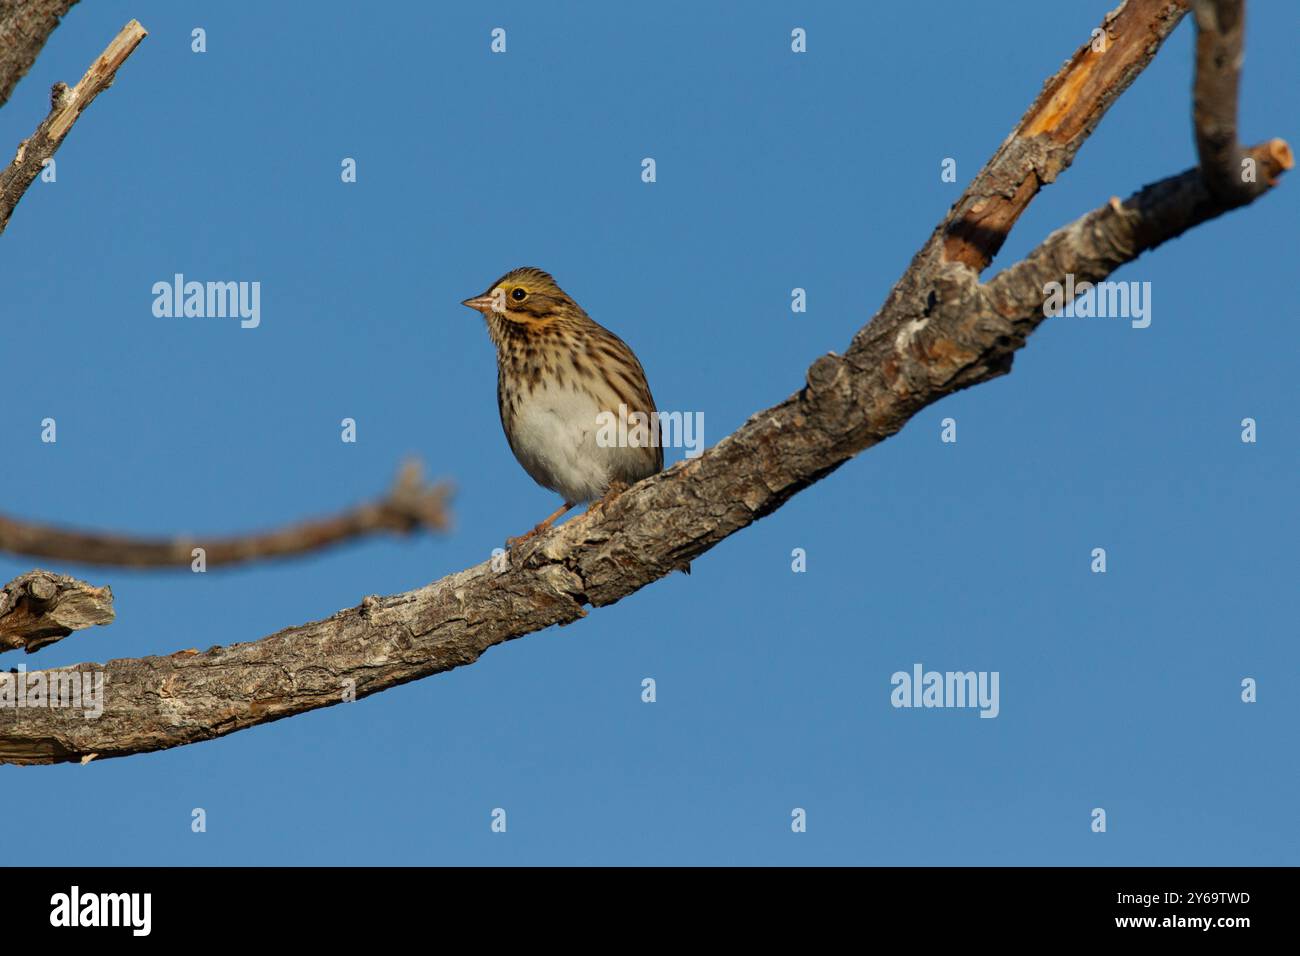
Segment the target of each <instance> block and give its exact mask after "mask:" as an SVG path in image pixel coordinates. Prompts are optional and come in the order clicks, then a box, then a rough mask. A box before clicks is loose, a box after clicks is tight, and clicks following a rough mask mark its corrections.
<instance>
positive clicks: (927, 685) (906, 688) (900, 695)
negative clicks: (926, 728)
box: [889, 664, 1001, 717]
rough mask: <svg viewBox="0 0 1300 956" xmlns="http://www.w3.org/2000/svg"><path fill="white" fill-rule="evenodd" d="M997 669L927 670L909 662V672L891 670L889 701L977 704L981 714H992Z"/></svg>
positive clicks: (994, 711) (929, 704) (901, 703)
mask: <svg viewBox="0 0 1300 956" xmlns="http://www.w3.org/2000/svg"><path fill="white" fill-rule="evenodd" d="M999 677H1000V674H999V672H998V671H945V672H942V673H941V672H939V671H927V670H925V669H924V668H923V667H922V666H921V665H920V664H913V665H912V673H910V674H909V673H908V672H907V671H895V672H894V675H893V677H891V678H890V679H889V682H890V683H891V684H893V685H894V690H893V692H892V693H891V694H890V695H889V702H890V703H891V704H893V705H894V706H895V707H978V708H979V710H980V716H981V717H996V716H997V715H998V711H999V710H1000V709H1001V707H1000V706H999V704H998V679H999Z"/></svg>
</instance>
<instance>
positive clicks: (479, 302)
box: [461, 295, 492, 312]
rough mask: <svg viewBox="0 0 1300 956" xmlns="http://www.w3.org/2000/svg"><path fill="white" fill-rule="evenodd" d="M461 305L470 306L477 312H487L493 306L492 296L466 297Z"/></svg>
mask: <svg viewBox="0 0 1300 956" xmlns="http://www.w3.org/2000/svg"><path fill="white" fill-rule="evenodd" d="M461 305H466V306H469V307H470V308H471V309H473V310H474V311H476V312H487V311H489V310H490V309H491V308H492V296H490V295H477V296H475V297H474V298H472V299H466V300H465V301H464V302H462V303H461Z"/></svg>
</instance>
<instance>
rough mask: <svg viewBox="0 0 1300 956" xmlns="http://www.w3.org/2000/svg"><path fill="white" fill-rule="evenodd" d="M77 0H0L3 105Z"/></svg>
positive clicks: (0, 87)
mask: <svg viewBox="0 0 1300 956" xmlns="http://www.w3.org/2000/svg"><path fill="white" fill-rule="evenodd" d="M76 2H77V0H0V106H4V105H5V103H6V102H8V100H9V94H10V93H12V92H13V91H14V87H15V86H17V85H18V81H19V80H21V79H22V78H23V77H24V76H25V75H26V73H27V71H28V70H30V69H31V67H32V64H33V63H35V62H36V55H37V54H38V53H40V52H41V49H42V48H43V47H44V46H45V41H46V40H48V39H49V38H50V34H51V33H53V32H54V28H55V27H57V26H58V25H59V18H60V17H62V16H63V15H64V14H66V13H67V12H68V11H69V10H70V9H71V8H72V5H73V4H75V3H76Z"/></svg>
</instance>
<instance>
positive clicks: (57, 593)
mask: <svg viewBox="0 0 1300 956" xmlns="http://www.w3.org/2000/svg"><path fill="white" fill-rule="evenodd" d="M111 620H113V591H112V589H111V588H108V587H102V588H97V587H94V586H93V585H90V584H87V583H86V582H85V581H78V580H77V579H76V578H70V577H68V576H67V575H64V574H54V573H52V572H50V571H42V570H40V569H37V570H35V571H28V572H27V573H26V574H22V575H19V576H18V577H16V578H14V579H13V580H12V581H10V582H9V583H8V584H6V585H5V586H4V587H3V588H0V653H3V652H4V651H11V650H16V649H18V648H20V647H21V648H23V649H24V650H25V651H27V653H28V654H30V653H32V652H33V651H36V650H39V649H40V648H42V647H44V646H45V645H46V644H53V643H54V642H55V641H58V640H61V639H63V638H65V637H67V636H68V635H69V634H71V633H72V632H73V631H79V630H81V629H82V628H86V627H94V626H95V625H97V624H107V623H109V622H110V621H111Z"/></svg>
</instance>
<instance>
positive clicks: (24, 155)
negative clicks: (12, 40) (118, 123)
mask: <svg viewBox="0 0 1300 956" xmlns="http://www.w3.org/2000/svg"><path fill="white" fill-rule="evenodd" d="M51 29H53V27H51ZM147 35H148V34H147V33H146V32H145V29H144V27H142V26H140V24H139V23H138V22H136V21H135V20H132V21H131V22H130V23H128V24H127V25H126V26H124V27H123V28H122V30H121V32H119V33H118V35H117V36H115V37H114V38H113V41H112V42H111V43H109V45H108V47H107V49H105V50H104V52H103V53H101V54H100V55H99V59H97V60H96V61H95V62H94V63H92V64H91V65H90V68H89V69H88V70H86V75H85V76H83V77H82V78H81V81H80V82H79V83H78V84H77V85H76V86H74V87H72V88H71V89H69V88H68V86H67V84H66V83H55V84H54V88H53V89H52V90H50V113H49V115H48V116H46V117H45V119H44V120H43V121H42V122H41V125H40V126H38V127H36V132H34V133H33V134H32V135H31V136H30V137H28V138H27V139H25V140H23V141H22V142H21V143H20V144H19V145H18V154H17V155H16V156H15V157H14V161H13V162H12V163H10V164H9V166H8V168H6V169H5V170H3V171H0V233H3V232H4V231H5V226H7V225H8V224H9V217H10V216H11V215H13V211H14V207H15V206H17V205H18V200H20V199H22V198H23V193H25V192H26V191H27V187H28V186H30V185H31V184H32V182H33V181H34V180H35V179H36V177H37V176H39V175H40V173H41V169H42V168H44V167H43V163H44V162H45V161H46V160H47V159H49V158H51V157H52V156H53V155H54V154H55V153H56V152H57V151H58V148H59V146H61V145H62V143H63V139H64V137H66V136H67V135H68V130H70V129H72V124H73V123H75V122H76V121H77V117H79V116H80V115H81V114H82V112H83V111H84V110H85V109H86V107H87V106H89V105H90V104H91V103H92V102H94V99H95V97H96V96H98V95H99V94H100V93H102V92H103V91H104V90H106V89H108V88H109V87H110V86H112V85H113V78H114V77H115V76H116V75H117V68H118V67H120V66H121V65H122V64H123V63H124V62H126V58H127V57H128V56H130V55H131V53H132V51H134V50H135V48H136V47H137V46H139V45H140V41H141V40H143V39H144V38H145V37H146V36H147ZM37 49H39V47H37ZM32 55H33V56H35V53H34V52H33V54H32Z"/></svg>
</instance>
